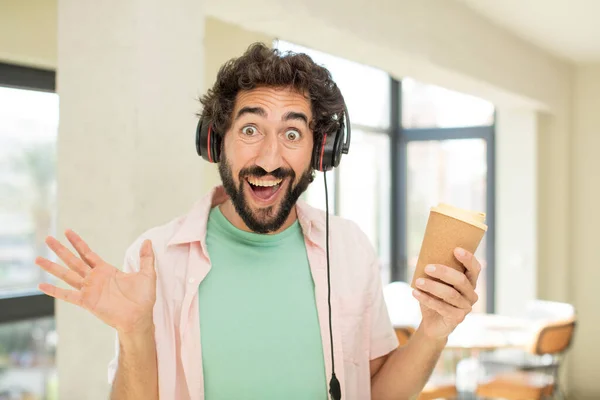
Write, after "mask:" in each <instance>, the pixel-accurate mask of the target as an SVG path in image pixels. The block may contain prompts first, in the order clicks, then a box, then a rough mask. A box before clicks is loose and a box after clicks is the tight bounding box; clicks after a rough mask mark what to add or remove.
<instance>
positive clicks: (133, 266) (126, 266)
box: [108, 239, 142, 385]
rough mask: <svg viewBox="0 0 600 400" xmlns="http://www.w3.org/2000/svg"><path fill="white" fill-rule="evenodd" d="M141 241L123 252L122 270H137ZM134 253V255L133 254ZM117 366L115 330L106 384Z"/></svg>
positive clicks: (117, 349)
mask: <svg viewBox="0 0 600 400" xmlns="http://www.w3.org/2000/svg"><path fill="white" fill-rule="evenodd" d="M141 243H142V241H141V240H140V239H138V240H136V241H135V242H134V243H133V244H132V245H131V246H130V247H129V248H128V249H127V251H126V252H125V259H124V260H123V268H122V271H123V272H126V273H128V274H129V273H131V272H135V271H139V269H140V266H139V256H137V255H138V254H139V249H140V247H141ZM134 254H135V255H136V256H134ZM118 366H119V334H118V333H117V332H116V331H115V355H114V357H113V358H112V360H110V362H109V363H108V384H109V385H112V384H113V383H114V380H115V375H116V374H117V367H118Z"/></svg>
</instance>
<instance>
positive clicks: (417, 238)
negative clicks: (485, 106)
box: [407, 139, 487, 312]
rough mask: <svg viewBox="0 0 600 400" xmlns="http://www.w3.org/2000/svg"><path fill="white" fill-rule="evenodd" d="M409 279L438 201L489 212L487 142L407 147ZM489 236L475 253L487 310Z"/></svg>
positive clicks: (480, 308)
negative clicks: (487, 205)
mask: <svg viewBox="0 0 600 400" xmlns="http://www.w3.org/2000/svg"><path fill="white" fill-rule="evenodd" d="M407 157H408V176H407V180H408V182H407V184H408V188H407V246H408V277H407V279H408V281H409V282H410V281H411V280H412V276H413V274H414V270H415V267H416V265H417V258H418V256H419V251H420V248H421V243H422V241H423V235H424V233H425V226H426V225H427V219H428V217H429V209H430V208H431V207H432V206H435V205H437V204H438V203H439V202H444V203H448V204H452V205H454V206H456V207H461V208H466V209H470V210H476V211H481V212H486V186H487V179H486V172H487V158H486V142H485V140H483V139H460V140H441V141H423V142H421V141H419V142H409V143H408V149H407ZM485 249H486V237H485V236H484V239H483V241H482V243H481V245H480V246H479V248H478V250H477V252H476V254H475V255H476V256H477V258H478V259H479V261H480V262H481V264H482V268H483V269H482V273H481V275H480V276H479V281H478V283H477V294H478V295H479V301H478V302H477V304H476V305H475V307H474V310H476V311H482V312H483V311H485V309H486V305H485V298H486V297H485V294H486V284H485V283H486V278H485V275H486V259H485V254H486V252H485Z"/></svg>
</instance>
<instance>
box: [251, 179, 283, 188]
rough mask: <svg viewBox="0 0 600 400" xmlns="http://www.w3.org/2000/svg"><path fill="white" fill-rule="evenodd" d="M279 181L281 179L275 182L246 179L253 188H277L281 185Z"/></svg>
mask: <svg viewBox="0 0 600 400" xmlns="http://www.w3.org/2000/svg"><path fill="white" fill-rule="evenodd" d="M281 181H282V179H278V180H276V181H265V180H262V179H256V178H248V182H250V183H251V184H252V185H254V186H266V187H271V186H277V185H279V184H280V183H281Z"/></svg>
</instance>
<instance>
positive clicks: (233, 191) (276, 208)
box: [219, 152, 314, 233]
mask: <svg viewBox="0 0 600 400" xmlns="http://www.w3.org/2000/svg"><path fill="white" fill-rule="evenodd" d="M219 175H220V176H221V181H222V182H223V187H224V188H225V192H226V193H227V195H228V196H229V198H230V199H231V202H232V203H233V206H234V208H235V210H236V212H237V213H238V215H239V216H240V217H241V218H242V221H244V223H245V224H246V226H247V227H248V228H249V229H250V230H252V231H253V232H256V233H270V232H275V231H277V230H279V229H280V228H281V227H282V226H283V224H284V223H285V221H286V220H287V218H288V217H289V215H290V212H292V209H293V207H294V206H295V205H296V202H297V201H298V198H300V195H301V194H302V193H304V192H305V191H306V189H307V188H308V185H310V183H311V182H312V181H313V180H314V174H313V169H312V167H309V168H308V169H307V170H306V171H304V173H303V174H302V176H301V177H300V180H299V181H298V183H296V184H295V185H294V182H295V181H296V173H295V172H294V170H292V169H286V168H277V169H276V170H274V171H272V172H267V171H265V170H264V169H263V168H261V167H259V166H257V165H255V166H253V167H249V168H243V169H242V170H241V171H240V173H239V175H238V180H239V184H238V186H236V184H235V181H234V179H233V171H232V169H231V165H230V164H229V161H228V160H227V157H226V156H225V153H224V152H223V153H222V154H221V161H220V162H219ZM265 176H271V177H274V178H276V179H283V180H285V179H286V178H290V179H289V182H290V184H289V185H288V187H287V189H286V192H285V193H284V195H283V198H282V199H281V200H280V201H279V203H278V204H275V205H272V206H268V207H263V208H258V209H255V210H253V209H252V208H251V207H250V204H249V203H248V200H247V199H246V197H245V194H244V182H245V181H246V179H247V178H248V177H256V178H260V177H265ZM281 184H282V185H283V184H284V182H283V181H282V183H281ZM250 190H252V189H250Z"/></svg>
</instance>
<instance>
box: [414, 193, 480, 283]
mask: <svg viewBox="0 0 600 400" xmlns="http://www.w3.org/2000/svg"><path fill="white" fill-rule="evenodd" d="M486 231H487V225H486V224H485V214H484V213H480V212H475V211H469V210H464V209H460V208H457V207H453V206H451V205H448V204H443V203H442V204H439V205H438V206H437V207H432V208H431V211H430V212H429V219H428V221H427V227H426V228H425V236H424V238H423V243H422V244H421V251H420V252H419V258H418V260H417V267H416V269H415V274H414V276H413V279H412V283H411V286H412V287H413V288H416V285H415V282H416V280H417V279H418V278H424V277H427V278H430V279H433V278H431V277H430V276H429V275H427V274H426V273H425V271H424V270H425V267H426V266H427V265H429V264H442V265H447V266H448V267H450V268H454V269H456V270H457V271H461V272H465V267H464V266H463V265H462V264H461V263H460V262H459V261H458V260H457V259H456V258H455V257H454V249H455V248H457V247H462V248H463V249H465V250H468V251H470V252H471V253H475V251H476V250H477V247H479V243H481V239H482V238H483V235H484V234H485V232H486Z"/></svg>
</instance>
